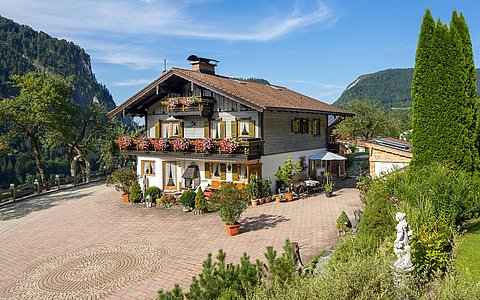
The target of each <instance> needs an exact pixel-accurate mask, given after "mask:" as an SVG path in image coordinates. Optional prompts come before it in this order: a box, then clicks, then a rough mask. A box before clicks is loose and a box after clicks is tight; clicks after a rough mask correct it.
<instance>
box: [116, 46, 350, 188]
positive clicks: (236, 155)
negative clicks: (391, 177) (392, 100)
mask: <svg viewBox="0 0 480 300" xmlns="http://www.w3.org/2000/svg"><path fill="white" fill-rule="evenodd" d="M188 60H189V61H190V63H191V65H192V69H191V70H186V69H179V68H172V69H170V70H169V71H165V72H164V73H163V74H162V76H160V77H159V78H158V79H156V80H155V81H153V82H152V83H150V84H149V85H148V86H146V87H145V88H143V89H142V90H140V91H139V92H138V93H136V94H135V95H133V96H132V97H131V98H130V99H128V100H127V101H125V102H124V103H123V104H121V105H120V106H118V107H117V108H115V109H114V110H112V111H111V112H110V113H109V115H110V116H111V117H113V116H125V115H131V116H141V117H144V118H145V125H146V137H142V138H139V139H137V140H136V141H132V143H130V142H129V141H127V142H126V143H125V144H123V145H122V144H121V143H120V142H119V143H120V145H121V146H122V148H123V149H124V150H123V154H130V155H135V156H137V170H138V175H139V176H140V178H141V184H143V185H145V186H147V185H148V186H158V187H160V188H161V189H163V190H165V191H172V192H173V191H180V190H182V189H185V188H193V189H195V188H197V187H198V186H202V188H203V189H205V188H207V187H213V188H214V187H218V186H219V185H220V184H221V182H222V181H233V182H234V183H236V184H237V186H239V187H241V186H244V185H245V184H246V183H247V182H248V179H249V178H250V175H251V174H257V175H259V176H262V177H263V178H266V177H270V179H271V180H272V182H275V176H274V174H275V172H276V171H277V170H278V168H279V167H280V166H283V162H284V161H285V159H287V157H288V156H289V155H291V156H292V158H293V159H294V161H297V160H299V159H300V160H302V164H303V166H304V168H305V169H308V168H310V170H308V171H309V173H310V174H316V170H314V169H312V168H315V164H314V163H313V164H311V166H308V161H307V157H308V156H309V155H312V154H315V153H318V152H319V151H322V150H326V149H327V141H328V137H327V132H328V128H327V120H328V117H329V116H330V117H331V116H337V117H342V116H349V115H352V114H350V113H348V112H346V111H345V110H342V109H340V108H337V107H334V106H331V105H328V104H326V103H323V102H320V101H318V100H316V99H313V98H311V97H308V96H305V95H302V94H299V93H296V92H294V91H292V90H289V89H287V88H284V87H280V86H275V85H267V84H261V83H255V82H249V81H245V80H239V79H234V78H229V77H225V76H221V75H216V74H215V67H216V65H217V62H218V61H216V60H213V59H208V58H203V57H198V56H195V55H191V56H190V57H188ZM135 144H136V145H135ZM145 179H146V180H147V182H142V181H143V180H145Z"/></svg>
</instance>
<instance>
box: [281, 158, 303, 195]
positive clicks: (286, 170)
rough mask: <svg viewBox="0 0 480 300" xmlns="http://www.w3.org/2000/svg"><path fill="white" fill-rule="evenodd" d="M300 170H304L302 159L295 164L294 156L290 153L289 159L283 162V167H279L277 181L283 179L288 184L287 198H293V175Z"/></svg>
mask: <svg viewBox="0 0 480 300" xmlns="http://www.w3.org/2000/svg"><path fill="white" fill-rule="evenodd" d="M300 170H302V166H301V165H300V160H299V161H297V163H295V164H294V163H293V160H292V156H291V155H289V156H288V158H287V160H285V161H284V162H283V167H281V168H279V169H278V171H277V172H276V173H275V177H276V179H277V181H281V182H283V183H285V185H286V186H287V190H288V192H287V193H286V194H285V199H287V200H288V201H291V200H293V194H292V193H291V184H292V179H293V176H294V175H295V174H296V173H297V172H299V171H300Z"/></svg>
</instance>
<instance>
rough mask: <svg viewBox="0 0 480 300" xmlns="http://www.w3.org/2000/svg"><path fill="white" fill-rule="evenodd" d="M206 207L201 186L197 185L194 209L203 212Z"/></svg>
mask: <svg viewBox="0 0 480 300" xmlns="http://www.w3.org/2000/svg"><path fill="white" fill-rule="evenodd" d="M206 208H207V203H206V200H205V195H204V194H203V191H202V188H201V187H198V190H197V193H196V195H195V210H197V211H201V212H204V211H205V210H206Z"/></svg>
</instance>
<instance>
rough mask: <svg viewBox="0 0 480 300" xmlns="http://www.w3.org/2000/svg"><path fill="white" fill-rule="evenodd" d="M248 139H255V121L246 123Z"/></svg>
mask: <svg viewBox="0 0 480 300" xmlns="http://www.w3.org/2000/svg"><path fill="white" fill-rule="evenodd" d="M248 137H252V138H254V137H255V121H250V122H249V123H248Z"/></svg>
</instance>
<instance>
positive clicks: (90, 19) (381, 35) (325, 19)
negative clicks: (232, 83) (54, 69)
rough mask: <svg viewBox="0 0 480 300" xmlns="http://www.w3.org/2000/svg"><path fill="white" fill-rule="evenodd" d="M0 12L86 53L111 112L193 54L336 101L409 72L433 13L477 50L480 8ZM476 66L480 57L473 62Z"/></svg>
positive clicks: (100, 5) (360, 2)
mask: <svg viewBox="0 0 480 300" xmlns="http://www.w3.org/2000/svg"><path fill="white" fill-rule="evenodd" d="M0 7H1V10H0V14H1V15H3V16H5V17H7V18H10V19H13V20H14V21H16V22H18V23H21V24H27V25H29V26H31V27H33V28H34V29H36V30H42V31H45V32H47V33H49V34H50V35H52V36H54V37H58V38H65V39H67V40H70V41H73V42H74V43H76V44H78V45H80V46H81V47H83V48H85V50H86V51H87V52H88V53H89V54H90V56H91V59H92V66H93V71H94V72H95V74H96V77H97V79H98V81H99V82H101V83H103V84H105V85H106V86H107V87H108V89H109V90H110V92H111V93H112V95H113V97H114V100H115V102H116V103H117V104H120V103H122V102H123V101H124V100H126V99H127V98H128V97H130V96H131V95H133V94H134V93H135V92H137V91H138V90H140V89H141V88H143V87H144V86H145V85H146V84H147V83H149V82H150V81H152V80H153V79H155V78H157V77H158V76H160V74H161V71H162V70H163V60H164V58H166V59H167V60H168V68H170V67H180V68H190V65H189V64H188V61H187V60H186V58H187V57H188V56H189V55H190V54H196V55H199V56H203V57H208V58H213V59H217V60H219V61H220V63H219V65H218V67H217V73H218V74H222V75H226V76H236V77H260V78H265V79H267V80H269V81H270V82H271V83H272V84H278V85H282V86H286V87H288V88H290V89H293V90H296V91H298V92H301V93H304V94H306V95H309V96H312V97H315V98H317V99H319V100H322V101H324V102H327V103H332V102H334V101H335V100H336V99H337V98H338V97H339V96H340V94H341V92H342V91H343V90H344V89H345V87H346V86H347V85H348V84H349V83H351V82H352V81H354V80H355V79H356V78H357V77H358V76H360V75H362V74H365V73H372V72H376V71H379V70H384V69H389V68H406V67H413V65H414V61H415V50H416V44H417V38H418V34H419V30H420V24H421V20H422V17H423V14H424V12H425V9H426V8H427V7H429V8H430V9H431V12H432V14H433V16H434V18H441V19H442V21H443V22H446V23H449V22H450V17H451V13H452V10H453V9H457V10H458V11H461V12H462V13H463V14H464V15H465V17H466V20H467V22H468V24H469V26H470V34H471V36H472V41H473V45H474V53H475V54H478V53H479V47H480V18H478V12H479V11H480V3H479V2H478V1H474V0H471V1H466V0H465V1H446V0H432V1H426V0H417V1H385V0H377V1H373V0H371V1H369V0H349V1H320V0H319V1H317V0H305V1H302V0H296V1H295V0H294V1H282V0H277V1H275V0H263V1H258V0H257V1H253V0H252V1H250V0H242V1H227V0H42V1H38V0H15V1H12V0H0ZM475 62H476V66H477V67H479V66H480V64H479V60H478V57H476V59H475Z"/></svg>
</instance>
